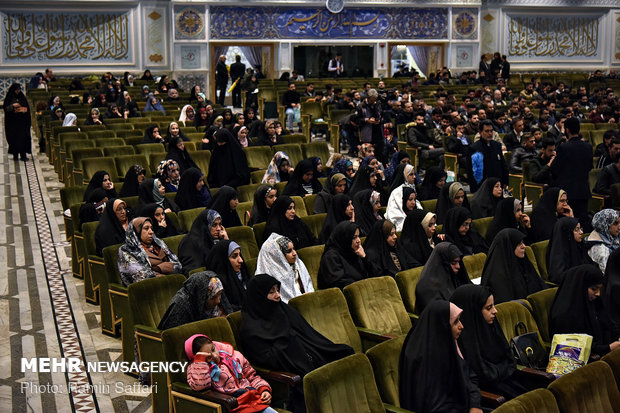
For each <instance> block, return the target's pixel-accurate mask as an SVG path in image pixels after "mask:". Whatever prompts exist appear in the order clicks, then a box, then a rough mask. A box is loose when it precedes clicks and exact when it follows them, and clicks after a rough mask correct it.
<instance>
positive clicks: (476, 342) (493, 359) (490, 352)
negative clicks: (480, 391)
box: [450, 285, 516, 388]
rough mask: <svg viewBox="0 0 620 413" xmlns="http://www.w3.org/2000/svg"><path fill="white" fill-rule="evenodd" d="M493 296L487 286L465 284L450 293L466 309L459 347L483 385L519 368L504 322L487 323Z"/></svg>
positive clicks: (451, 298)
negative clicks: (487, 308) (485, 311)
mask: <svg viewBox="0 0 620 413" xmlns="http://www.w3.org/2000/svg"><path fill="white" fill-rule="evenodd" d="M490 296H491V291H489V289H488V288H486V287H481V286H479V285H462V286H460V287H458V288H457V289H456V290H455V291H454V293H452V297H450V301H451V302H453V303H454V304H456V305H457V306H459V307H460V308H462V309H463V313H462V314H461V322H462V323H463V326H464V327H465V328H464V329H463V331H462V332H461V336H460V337H459V347H460V348H461V351H462V352H463V355H464V356H465V359H466V360H467V363H468V364H469V365H470V366H471V368H472V369H473V370H474V371H475V372H476V375H477V376H478V380H480V383H481V386H482V387H484V388H488V387H489V386H493V385H494V384H497V383H498V382H501V381H503V380H505V379H506V378H507V377H510V375H512V373H513V372H514V371H515V369H516V363H515V361H514V357H513V356H512V352H511V351H510V347H509V346H508V342H507V341H506V337H505V336H504V333H503V332H502V329H501V326H500V325H499V323H498V322H496V321H494V322H493V323H492V324H489V323H487V322H486V320H485V319H484V317H483V316H482V309H483V307H484V306H485V304H486V302H487V300H488V299H489V297H490Z"/></svg>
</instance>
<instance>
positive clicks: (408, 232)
mask: <svg viewBox="0 0 620 413" xmlns="http://www.w3.org/2000/svg"><path fill="white" fill-rule="evenodd" d="M433 217H435V214H433V213H432V212H427V211H424V210H421V209H414V210H413V211H411V213H410V214H409V215H407V218H405V222H404V223H403V231H402V235H401V241H402V243H403V246H404V247H405V248H406V249H407V251H408V252H409V253H410V254H411V255H412V256H413V258H415V260H416V261H418V262H419V263H420V264H422V265H424V264H425V263H426V261H427V260H428V258H429V257H430V256H431V253H432V252H433V247H431V244H430V242H429V238H428V236H427V235H426V231H425V230H424V225H425V224H424V223H426V225H428V223H429V222H430V220H431V219H432V218H433ZM432 242H433V243H434V244H435V245H436V244H438V243H439V238H437V236H436V235H433V237H432Z"/></svg>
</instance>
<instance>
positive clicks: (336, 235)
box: [318, 221, 368, 289]
mask: <svg viewBox="0 0 620 413" xmlns="http://www.w3.org/2000/svg"><path fill="white" fill-rule="evenodd" d="M358 229H359V227H358V226H357V224H355V223H354V222H349V221H343V222H341V223H339V224H338V225H336V228H334V230H333V231H332V233H331V234H330V236H329V239H328V240H327V242H326V243H325V250H324V252H323V256H322V257H321V264H320V266H319V273H318V284H319V285H318V287H319V289H325V288H331V287H338V288H344V287H345V286H347V285H349V284H351V283H353V282H355V281H359V280H362V279H364V278H367V277H368V271H367V267H366V265H365V264H364V262H363V261H362V259H361V258H360V257H359V256H358V255H357V254H356V253H355V251H353V248H351V244H352V242H353V237H354V236H355V231H356V230H358ZM366 262H368V261H367V259H366Z"/></svg>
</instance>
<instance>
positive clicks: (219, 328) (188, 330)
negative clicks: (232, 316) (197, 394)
mask: <svg viewBox="0 0 620 413" xmlns="http://www.w3.org/2000/svg"><path fill="white" fill-rule="evenodd" d="M194 334H205V335H207V336H208V337H209V338H211V340H215V341H222V342H225V343H229V344H232V346H233V347H234V348H237V347H236V346H235V336H234V335H233V332H232V330H231V328H230V324H228V321H226V319H225V318H224V317H215V318H209V319H206V320H200V321H195V322H193V323H189V324H183V325H182V326H179V327H174V328H169V329H168V330H164V331H163V332H162V334H161V340H162V346H163V348H164V359H165V361H167V362H169V363H170V362H173V361H177V362H178V361H187V356H186V355H185V340H187V339H188V338H190V337H191V336H193V335H194ZM170 382H172V383H174V382H183V383H187V373H186V371H185V370H183V371H181V372H170Z"/></svg>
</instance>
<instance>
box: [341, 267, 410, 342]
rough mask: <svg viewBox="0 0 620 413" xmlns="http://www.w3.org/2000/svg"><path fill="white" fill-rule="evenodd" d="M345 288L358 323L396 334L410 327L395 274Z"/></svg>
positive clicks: (355, 283)
mask: <svg viewBox="0 0 620 413" xmlns="http://www.w3.org/2000/svg"><path fill="white" fill-rule="evenodd" d="M343 291H344V296H345V297H346V299H347V304H348V305H349V310H350V311H351V315H352V316H353V321H354V322H355V325H356V326H360V327H365V328H369V329H371V330H374V331H377V332H379V333H381V334H394V335H397V336H400V335H403V334H407V333H408V332H409V330H410V329H411V319H410V318H409V315H408V314H407V310H406V309H405V305H404V304H403V301H402V299H401V298H400V294H399V292H398V286H397V285H396V281H394V278H392V277H389V276H385V277H374V278H367V279H365V280H360V281H356V282H354V283H353V284H349V285H347V286H346V287H344V290H343Z"/></svg>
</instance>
